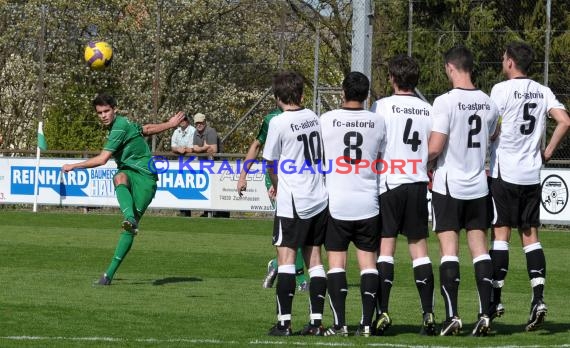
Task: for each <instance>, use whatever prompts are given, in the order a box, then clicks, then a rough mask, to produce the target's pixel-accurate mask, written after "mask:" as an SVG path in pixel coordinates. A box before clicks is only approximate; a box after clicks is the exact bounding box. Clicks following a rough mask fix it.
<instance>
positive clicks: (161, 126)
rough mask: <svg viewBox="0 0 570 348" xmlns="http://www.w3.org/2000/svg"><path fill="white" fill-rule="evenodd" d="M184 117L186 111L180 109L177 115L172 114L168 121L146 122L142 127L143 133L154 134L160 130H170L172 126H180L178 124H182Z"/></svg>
mask: <svg viewBox="0 0 570 348" xmlns="http://www.w3.org/2000/svg"><path fill="white" fill-rule="evenodd" d="M183 119H184V113H183V112H182V111H179V112H177V113H176V115H174V116H172V117H171V118H170V119H169V120H168V121H166V122H162V123H156V124H155V123H151V124H145V125H144V126H143V127H142V129H143V135H153V134H157V133H160V132H164V131H165V130H168V129H171V128H176V127H178V124H180V122H182V120H183Z"/></svg>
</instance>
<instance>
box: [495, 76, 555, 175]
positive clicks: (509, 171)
mask: <svg viewBox="0 0 570 348" xmlns="http://www.w3.org/2000/svg"><path fill="white" fill-rule="evenodd" d="M491 99H493V101H494V102H495V104H497V107H498V108H499V114H500V115H501V116H502V121H501V134H500V135H499V137H498V138H497V139H496V140H495V141H494V142H493V144H491V176H492V177H493V178H497V177H498V176H499V171H500V174H501V178H502V179H503V180H505V181H507V182H510V183H513V184H518V185H533V184H539V183H540V168H541V167H542V156H541V154H540V139H541V137H542V135H543V132H544V127H545V126H546V116H547V114H548V111H549V110H550V109H564V105H562V104H561V103H560V102H559V101H558V100H557V99H556V97H555V96H554V94H553V93H552V91H551V90H550V88H548V87H545V86H543V85H541V84H540V83H538V82H535V81H533V80H531V79H529V78H515V79H510V80H507V81H503V82H500V83H498V84H496V85H495V86H494V87H493V89H492V90H491Z"/></svg>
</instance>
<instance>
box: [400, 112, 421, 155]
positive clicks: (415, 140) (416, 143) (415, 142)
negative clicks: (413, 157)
mask: <svg viewBox="0 0 570 348" xmlns="http://www.w3.org/2000/svg"><path fill="white" fill-rule="evenodd" d="M412 122H413V121H412V119H411V118H408V120H407V121H406V128H404V137H403V141H404V144H406V145H411V146H412V151H413V152H417V151H418V148H419V147H420V145H421V144H422V141H421V140H420V133H419V132H417V131H414V132H413V133H412V137H411V138H410V133H411V132H412Z"/></svg>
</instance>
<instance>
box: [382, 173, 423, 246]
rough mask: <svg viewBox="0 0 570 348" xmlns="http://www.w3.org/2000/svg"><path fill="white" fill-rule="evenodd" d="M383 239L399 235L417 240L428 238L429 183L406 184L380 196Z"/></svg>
mask: <svg viewBox="0 0 570 348" xmlns="http://www.w3.org/2000/svg"><path fill="white" fill-rule="evenodd" d="M379 201H380V214H381V215H382V234H381V237H382V238H391V237H397V236H398V233H401V234H403V235H404V236H406V237H408V239H412V240H417V239H424V238H427V237H428V233H429V232H428V201H427V183H425V182H418V183H414V184H404V185H400V186H398V187H396V188H395V189H393V190H389V191H386V192H384V193H383V194H381V195H380V199H379Z"/></svg>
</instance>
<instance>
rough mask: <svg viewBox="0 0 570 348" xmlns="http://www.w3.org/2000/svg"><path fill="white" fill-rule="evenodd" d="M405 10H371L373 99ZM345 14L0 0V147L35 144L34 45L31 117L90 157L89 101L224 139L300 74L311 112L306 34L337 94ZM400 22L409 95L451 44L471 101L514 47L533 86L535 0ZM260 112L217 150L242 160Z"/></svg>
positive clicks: (62, 145)
mask: <svg viewBox="0 0 570 348" xmlns="http://www.w3.org/2000/svg"><path fill="white" fill-rule="evenodd" d="M409 3H410V2H409V0H386V1H374V4H375V17H374V34H373V39H374V43H373V45H374V46H373V47H374V48H373V57H372V62H373V63H372V64H373V66H372V75H373V83H372V96H373V97H374V98H377V97H381V96H384V95H387V94H388V93H390V88H389V85H388V83H387V72H386V66H385V63H386V61H387V60H388V59H389V58H390V57H392V56H393V55H394V54H396V53H407V51H408V29H409V27H408V24H409V23H408V10H409V7H408V5H409ZM42 5H45V9H46V10H45V11H46V17H45V18H46V20H45V26H46V34H45V36H44V37H43V38H42V36H41V35H40V28H41V24H42V23H41V18H42V16H41V11H42V10H41V9H42ZM552 5H553V7H552V39H551V43H552V44H551V51H550V61H551V63H550V73H549V84H550V86H551V88H552V89H553V90H554V91H555V93H557V94H558V95H559V96H560V98H561V99H562V100H563V101H565V102H567V101H568V94H569V92H568V86H569V85H570V81H569V80H570V71H569V69H570V68H569V64H568V57H569V56H570V55H569V54H568V47H570V32H569V31H568V27H569V26H568V25H569V24H570V23H569V22H570V16H569V12H568V9H567V6H566V4H565V2H564V1H557V0H553V1H552ZM351 6H352V5H351V1H349V0H326V1H325V0H321V1H312V0H279V1H255V0H236V1H229V0H228V1H185V0H169V1H164V0H109V1H105V2H77V1H71V0H50V1H47V2H46V1H40V0H32V1H6V0H0V77H1V80H2V81H1V83H0V133H2V135H3V136H4V145H3V146H4V147H7V146H12V147H14V148H26V149H33V148H34V146H35V132H36V128H35V127H36V121H37V120H38V119H39V117H40V113H39V111H38V109H37V108H38V105H39V103H38V100H39V98H40V96H39V95H38V80H39V78H38V76H39V72H40V69H41V65H40V59H39V58H40V55H39V50H38V47H39V46H41V45H40V43H41V42H42V41H41V40H44V43H45V55H44V57H45V76H44V87H45V88H44V91H45V94H44V95H43V112H42V113H41V115H42V116H43V118H44V121H45V127H44V130H45V134H46V136H47V139H48V142H49V143H50V148H51V149H68V150H96V149H100V147H101V145H102V143H103V141H104V134H105V132H104V130H103V129H102V128H101V127H100V126H99V123H98V120H97V118H96V116H95V114H94V112H93V110H92V107H91V105H90V101H91V99H92V98H93V96H94V95H95V93H97V91H99V90H108V91H110V92H111V93H113V94H115V95H116V96H117V97H118V100H119V109H120V110H121V111H122V112H123V113H126V114H127V115H128V116H130V117H133V118H134V119H136V120H137V121H139V122H142V123H144V122H154V121H160V120H162V119H164V118H167V117H168V116H169V115H171V114H173V113H174V112H176V111H178V110H183V111H185V112H187V113H188V114H190V115H192V114H194V113H196V112H202V113H204V114H206V115H207V117H208V121H209V123H210V125H212V126H213V127H215V128H216V129H217V130H218V132H219V133H220V134H221V135H222V136H224V135H226V134H227V133H228V132H229V130H230V129H231V128H232V127H233V126H234V125H235V124H236V122H237V121H238V120H239V119H240V117H241V116H242V115H243V114H244V113H245V112H246V111H247V110H248V109H249V108H250V107H251V106H252V105H253V104H254V103H255V102H256V101H257V100H258V99H259V98H260V97H261V96H262V95H263V93H264V92H265V91H266V90H267V88H269V87H270V85H271V77H272V75H273V73H274V72H275V71H276V70H278V69H294V70H297V71H299V72H300V73H302V74H303V75H304V76H305V77H306V79H307V82H308V85H307V89H306V96H305V103H306V105H307V106H308V107H312V103H311V101H312V97H313V96H312V93H313V92H312V87H313V86H314V83H315V81H313V80H314V78H313V71H314V70H313V69H314V63H315V56H314V49H315V37H316V32H317V31H318V33H319V42H320V46H319V80H318V84H319V85H321V86H332V87H338V86H339V85H340V83H341V81H342V78H343V76H344V74H346V73H347V72H348V71H350V62H351V58H350V55H351V39H352V8H351ZM412 24H413V25H412V33H413V35H412V55H413V56H414V57H415V58H417V59H418V61H419V62H420V64H421V67H422V75H421V80H420V85H419V89H420V90H421V92H422V93H423V94H424V95H425V96H426V97H427V98H428V99H429V100H430V101H431V100H433V98H434V97H435V96H436V95H439V94H441V93H442V92H444V91H445V90H447V89H448V88H449V85H448V81H447V78H446V76H445V73H444V70H443V63H442V54H443V52H445V51H446V50H447V49H448V48H450V47H452V46H453V45H455V44H457V43H464V44H466V45H467V46H469V47H470V48H471V49H472V50H473V51H474V52H475V56H476V60H477V67H476V71H475V82H476V84H477V85H478V86H479V87H480V88H481V89H483V90H484V91H487V92H489V91H490V88H491V86H492V85H493V84H494V83H496V82H498V81H500V80H501V79H502V76H501V74H500V69H501V65H500V60H501V54H502V49H503V48H504V46H505V44H506V43H507V42H508V41H511V40H514V39H523V40H526V41H528V42H529V43H530V44H532V46H533V47H534V49H535V50H536V51H537V55H538V57H537V63H536V64H535V65H534V67H533V71H532V76H533V77H534V78H536V79H537V80H539V81H542V80H543V70H544V64H543V57H544V41H545V29H546V28H545V2H544V1H539V0H523V1H519V2H517V3H516V5H513V3H511V2H501V1H498V2H496V1H459V0H429V1H414V2H413V23H412ZM90 40H105V41H108V42H109V43H111V44H112V46H113V48H114V59H113V63H112V64H111V66H110V67H109V68H107V69H105V70H102V71H91V70H89V68H87V67H86V66H85V64H84V63H83V58H82V57H83V48H84V46H85V44H86V43H87V42H88V41H90ZM564 94H565V95H564ZM272 107H274V102H273V101H272V98H270V97H269V98H266V99H265V100H264V101H263V102H262V103H261V104H260V106H259V108H258V109H257V110H256V111H255V112H254V113H253V115H252V116H251V117H250V118H249V119H248V120H246V121H245V122H244V123H243V124H242V125H241V126H240V127H239V128H238V129H237V130H236V131H235V132H234V133H233V134H232V135H231V136H230V137H228V138H227V139H226V142H225V151H226V152H245V151H246V149H247V145H248V144H249V143H250V142H251V140H252V139H253V137H254V136H255V135H256V133H257V129H258V126H259V122H260V120H261V117H262V116H263V115H264V114H265V113H266V112H267V111H268V110H269V109H271V108H272ZM168 143H169V134H165V135H163V136H162V138H160V137H159V138H158V139H157V142H156V144H157V150H167V149H168Z"/></svg>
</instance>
